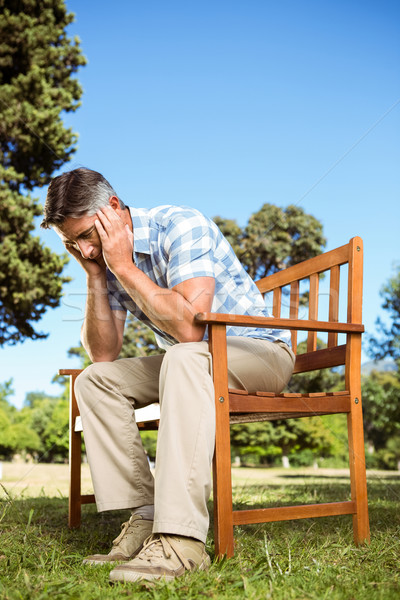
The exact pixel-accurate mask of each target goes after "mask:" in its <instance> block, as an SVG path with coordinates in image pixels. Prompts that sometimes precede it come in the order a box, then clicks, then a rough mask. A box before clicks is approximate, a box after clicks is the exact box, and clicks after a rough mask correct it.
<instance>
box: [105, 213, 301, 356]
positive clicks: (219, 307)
mask: <svg viewBox="0 0 400 600" xmlns="http://www.w3.org/2000/svg"><path fill="white" fill-rule="evenodd" d="M129 210H130V213H131V217H132V224H133V246H134V247H133V258H134V261H135V264H136V266H137V267H138V268H139V269H140V270H141V271H143V273H145V274H146V275H147V276H148V277H150V279H151V280H152V281H154V282H155V283H156V284H157V285H158V286H159V287H161V288H168V289H171V288H173V287H174V286H176V285H178V283H182V282H183V281H185V280H186V279H191V278H193V277H213V278H214V279H215V295H214V299H213V303H212V308H211V312H216V313H228V314H238V315H254V316H261V317H262V316H264V317H269V316H271V315H270V314H269V312H268V310H267V308H266V306H265V302H264V299H263V297H262V295H261V294H260V292H259V290H258V288H257V286H256V285H255V283H254V282H253V280H252V279H251V278H250V277H249V275H248V274H247V273H246V271H245V270H244V268H243V267H242V265H241V264H240V262H239V260H238V259H237V257H236V255H235V253H234V252H233V250H232V247H231V246H230V244H229V243H228V242H227V240H226V239H225V238H224V236H223V235H222V233H221V232H220V230H219V229H218V227H217V225H216V224H215V223H214V222H213V221H211V220H210V219H208V218H207V217H205V216H204V215H202V214H201V213H200V212H199V211H197V210H195V209H193V208H188V207H181V206H159V207H155V208H151V209H149V210H148V209H144V208H132V207H131V208H129ZM107 286H108V297H109V302H110V306H111V309H112V310H121V311H129V312H131V313H132V314H133V315H134V316H135V317H137V318H138V319H139V320H140V321H142V322H143V323H145V324H146V325H148V326H149V327H150V328H151V329H152V330H153V331H154V333H155V334H156V339H157V343H158V345H159V346H160V348H164V349H167V348H168V347H169V346H171V345H172V344H176V343H177V341H176V340H175V339H174V338H173V337H172V336H170V335H169V334H167V333H165V332H164V331H162V330H160V329H159V328H158V327H156V326H155V325H154V324H153V323H152V322H151V321H150V319H149V318H148V317H147V315H145V314H144V313H143V312H142V311H141V310H140V309H139V308H138V307H137V306H136V304H135V302H134V301H133V300H132V298H131V297H130V296H129V294H128V293H127V292H126V291H125V289H124V288H123V287H122V285H121V284H120V283H119V281H118V280H117V279H116V277H115V275H113V273H111V271H109V270H108V269H107ZM227 334H228V335H236V336H246V337H254V338H263V339H267V340H270V341H277V340H282V341H284V342H286V343H287V344H289V345H290V333H289V332H288V331H281V330H273V329H258V328H253V327H227ZM206 338H207V334H206V335H205V337H204V339H206Z"/></svg>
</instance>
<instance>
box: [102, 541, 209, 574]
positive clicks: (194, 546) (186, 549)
mask: <svg viewBox="0 0 400 600" xmlns="http://www.w3.org/2000/svg"><path fill="white" fill-rule="evenodd" d="M210 562H211V561H210V557H209V556H208V554H207V553H206V552H205V550H204V544H203V542H200V541H198V540H194V539H192V538H188V537H183V536H180V535H164V534H154V535H152V536H150V537H149V539H148V540H146V541H145V543H144V546H143V548H142V550H141V551H140V552H139V554H138V555H137V556H136V558H134V559H133V560H131V561H129V562H128V563H126V564H124V565H118V566H116V567H115V568H114V569H113V570H112V571H111V573H110V581H111V582H114V581H139V580H141V579H147V580H150V581H152V580H155V579H161V578H162V579H165V580H166V581H171V580H172V579H175V577H179V576H180V575H183V574H184V573H185V572H186V571H195V570H196V569H200V570H205V569H208V567H209V566H210Z"/></svg>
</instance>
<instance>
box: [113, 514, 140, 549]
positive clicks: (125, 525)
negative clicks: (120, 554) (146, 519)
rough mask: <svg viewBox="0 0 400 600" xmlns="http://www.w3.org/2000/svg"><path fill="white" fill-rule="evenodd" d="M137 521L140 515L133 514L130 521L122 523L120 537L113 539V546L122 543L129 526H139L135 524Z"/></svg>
mask: <svg viewBox="0 0 400 600" xmlns="http://www.w3.org/2000/svg"><path fill="white" fill-rule="evenodd" d="M135 521H138V517H137V516H136V515H132V516H131V518H130V519H129V521H126V522H125V523H122V525H121V533H120V534H119V536H118V537H116V538H115V540H113V546H118V544H119V543H120V541H121V540H122V538H123V537H124V536H125V534H126V533H127V531H128V529H129V527H137V524H135Z"/></svg>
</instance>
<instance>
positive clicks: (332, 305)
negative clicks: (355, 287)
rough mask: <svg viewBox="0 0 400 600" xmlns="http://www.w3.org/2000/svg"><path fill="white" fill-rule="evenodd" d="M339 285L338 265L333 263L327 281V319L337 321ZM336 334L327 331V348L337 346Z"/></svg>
mask: <svg viewBox="0 0 400 600" xmlns="http://www.w3.org/2000/svg"><path fill="white" fill-rule="evenodd" d="M339 285H340V267H339V266H338V265H335V266H334V267H332V268H331V270H330V282H329V321H333V322H335V323H337V322H338V321H339ZM337 343H338V334H337V333H336V332H333V331H331V332H329V333H328V348H330V347H332V346H337Z"/></svg>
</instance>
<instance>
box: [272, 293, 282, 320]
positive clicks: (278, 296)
mask: <svg viewBox="0 0 400 600" xmlns="http://www.w3.org/2000/svg"><path fill="white" fill-rule="evenodd" d="M281 305H282V288H276V289H275V290H274V298H273V304H272V314H273V315H274V317H280V316H281Z"/></svg>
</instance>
